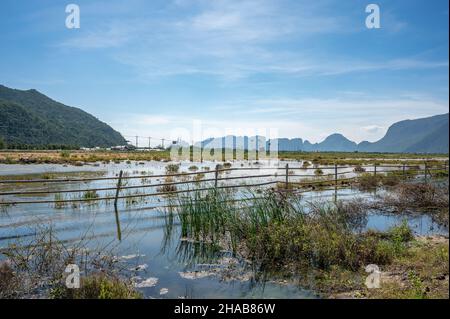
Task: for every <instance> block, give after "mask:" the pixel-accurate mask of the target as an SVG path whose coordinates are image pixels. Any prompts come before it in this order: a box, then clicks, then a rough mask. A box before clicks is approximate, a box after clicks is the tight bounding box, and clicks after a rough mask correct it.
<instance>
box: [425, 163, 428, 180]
mask: <svg viewBox="0 0 450 319" xmlns="http://www.w3.org/2000/svg"><path fill="white" fill-rule="evenodd" d="M427 170H428V165H427V162H426V161H425V184H426V183H428V176H427Z"/></svg>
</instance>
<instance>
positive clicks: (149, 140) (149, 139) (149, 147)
mask: <svg viewBox="0 0 450 319" xmlns="http://www.w3.org/2000/svg"><path fill="white" fill-rule="evenodd" d="M151 140H152V137H151V136H149V137H148V150H149V151H150V149H151V148H152V147H151Z"/></svg>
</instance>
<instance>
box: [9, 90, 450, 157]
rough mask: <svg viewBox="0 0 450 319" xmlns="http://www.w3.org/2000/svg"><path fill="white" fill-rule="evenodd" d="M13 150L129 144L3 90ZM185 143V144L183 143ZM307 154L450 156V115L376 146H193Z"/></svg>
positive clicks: (84, 118) (344, 142)
mask: <svg viewBox="0 0 450 319" xmlns="http://www.w3.org/2000/svg"><path fill="white" fill-rule="evenodd" d="M4 142H6V144H7V145H8V146H9V147H17V146H19V147H20V146H23V145H28V146H29V145H31V146H36V147H42V148H48V147H49V146H51V145H70V146H77V147H97V146H98V147H110V146H115V145H126V144H127V141H126V140H125V139H124V137H123V136H122V135H121V134H120V133H119V132H117V131H115V130H114V129H113V128H111V127H110V126H108V125H107V124H106V123H103V122H101V121H100V120H98V119H97V118H95V117H94V116H92V115H91V114H89V113H86V112H85V111H83V110H81V109H79V108H75V107H70V106H67V105H64V104H62V103H59V102H56V101H54V100H52V99H51V98H49V97H47V96H45V95H44V94H42V93H40V92H38V91H36V90H33V89H32V90H16V89H11V88H8V87H5V86H2V85H0V145H2V144H3V143H4ZM181 144H187V143H185V142H181ZM276 144H278V151H304V152H318V151H321V152H324V151H327V152H356V151H358V152H391V153H448V151H449V114H448V113H446V114H442V115H436V116H431V117H427V118H421V119H415V120H405V121H400V122H397V123H394V124H393V125H391V126H390V127H389V129H388V130H387V132H386V134H385V136H384V137H383V138H381V139H380V140H379V141H376V142H373V143H371V142H367V141H364V142H361V143H359V144H358V143H355V142H353V141H351V140H349V139H347V138H346V137H345V136H343V135H342V134H337V133H335V134H332V135H330V136H328V137H327V138H325V139H324V140H323V141H322V142H320V143H310V142H309V141H307V140H303V139H301V138H294V139H287V138H280V139H276V140H266V138H265V137H263V136H253V137H248V136H226V137H220V138H208V139H206V140H204V141H202V142H198V143H196V144H195V145H196V146H198V147H203V148H222V147H223V146H224V145H226V146H227V147H230V146H229V145H232V148H233V149H250V150H253V149H259V150H261V149H270V148H271V147H273V146H274V145H276Z"/></svg>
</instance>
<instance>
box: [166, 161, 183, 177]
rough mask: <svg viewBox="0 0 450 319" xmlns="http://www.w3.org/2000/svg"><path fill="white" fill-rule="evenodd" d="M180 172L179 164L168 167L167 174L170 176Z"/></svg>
mask: <svg viewBox="0 0 450 319" xmlns="http://www.w3.org/2000/svg"><path fill="white" fill-rule="evenodd" d="M179 170H180V165H179V164H168V165H167V166H166V174H167V175H170V174H177V173H178V172H179Z"/></svg>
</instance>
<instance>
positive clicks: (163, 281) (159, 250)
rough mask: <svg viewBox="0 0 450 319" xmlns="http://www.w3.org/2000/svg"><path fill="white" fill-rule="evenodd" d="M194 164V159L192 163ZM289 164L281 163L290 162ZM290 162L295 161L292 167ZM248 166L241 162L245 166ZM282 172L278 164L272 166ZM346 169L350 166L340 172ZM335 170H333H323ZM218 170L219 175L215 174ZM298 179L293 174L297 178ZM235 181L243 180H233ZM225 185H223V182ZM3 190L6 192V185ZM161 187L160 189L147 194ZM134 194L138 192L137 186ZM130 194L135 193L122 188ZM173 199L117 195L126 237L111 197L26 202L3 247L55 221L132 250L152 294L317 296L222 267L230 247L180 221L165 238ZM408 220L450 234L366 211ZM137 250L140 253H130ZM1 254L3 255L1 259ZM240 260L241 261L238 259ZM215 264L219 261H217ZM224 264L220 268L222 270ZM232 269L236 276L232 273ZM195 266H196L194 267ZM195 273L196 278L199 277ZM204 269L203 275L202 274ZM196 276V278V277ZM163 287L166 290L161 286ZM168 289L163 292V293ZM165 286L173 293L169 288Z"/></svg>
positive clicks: (5, 168)
mask: <svg viewBox="0 0 450 319" xmlns="http://www.w3.org/2000/svg"><path fill="white" fill-rule="evenodd" d="M194 164H195V163H194ZM284 164H285V163H280V166H281V167H284ZM291 164H292V166H293V167H299V166H300V165H299V163H291ZM291 164H290V165H291ZM166 165H167V163H162V162H145V163H143V164H139V163H137V162H133V163H131V164H126V163H121V164H113V163H111V164H100V165H98V166H93V165H90V166H83V167H75V166H67V167H65V166H62V165H48V164H37V165H0V175H21V174H38V173H39V174H40V173H48V172H82V171H83V172H86V171H104V172H105V176H116V175H117V174H118V172H119V171H120V170H123V171H124V172H125V173H126V174H130V175H139V174H141V175H150V174H153V175H156V174H163V173H164V171H165V166H166ZM191 165H193V163H189V162H183V163H182V164H181V168H180V171H186V172H187V171H188V167H189V166H191ZM195 165H197V166H198V167H199V168H200V171H202V170H203V167H210V168H211V169H213V168H214V167H215V163H196V164H195ZM242 165H243V166H242ZM233 167H258V165H256V164H251V165H249V164H248V163H245V162H236V163H234V164H233ZM275 171H278V172H279V170H274V172H275ZM313 171H314V169H308V170H302V174H313ZM341 171H344V170H341ZM327 173H332V171H331V170H330V171H329V172H328V171H325V174H327ZM224 174H226V176H241V175H246V176H249V175H256V174H267V170H264V171H261V172H257V171H254V170H253V171H233V172H231V173H224ZM279 174H280V176H278V177H272V180H277V181H284V176H282V174H283V171H282V170H281V173H279ZM212 176H214V174H212ZM291 178H292V179H295V177H291ZM162 181H163V179H162V178H148V179H146V180H145V181H143V180H141V179H135V180H129V181H128V182H127V185H144V184H145V185H147V184H148V183H152V184H157V183H161V182H162ZM261 181H267V178H252V179H249V180H247V183H254V182H261ZM233 183H235V184H238V183H240V182H239V181H238V180H234V181H233ZM115 184H116V181H93V182H88V183H86V182H84V183H80V182H74V183H68V184H62V185H60V184H51V183H46V184H37V185H35V184H27V185H23V184H21V185H18V187H19V188H20V189H21V190H36V189H39V190H43V189H49V190H51V189H83V188H97V187H109V186H111V187H114V186H115ZM219 185H220V184H219ZM0 191H3V192H5V191H9V190H5V186H4V185H0ZM154 191H156V190H155V189H154V188H149V189H146V190H145V192H147V193H151V192H154ZM133 192H134V190H133ZM111 193H114V192H108V191H107V192H99V195H100V196H102V195H109V194H111ZM123 193H124V194H127V193H131V192H126V191H123ZM373 195H374V194H371V193H361V192H359V191H357V190H352V189H340V190H338V191H337V193H335V192H334V190H332V191H321V192H311V193H306V194H303V195H302V199H301V200H302V201H304V202H308V201H317V200H320V201H329V200H333V199H334V198H335V196H337V198H338V199H351V198H354V197H365V198H369V199H370V198H373ZM2 199H3V200H4V201H14V200H16V201H20V200H46V199H47V200H53V199H54V195H48V196H44V195H40V196H30V197H25V196H16V195H10V196H3V197H2ZM165 204H167V201H166V199H165V198H164V197H162V196H158V197H149V198H145V199H144V200H141V201H138V202H137V203H134V204H132V205H131V204H130V203H127V202H126V201H125V200H120V201H119V206H118V219H119V222H120V223H119V225H120V237H121V240H119V231H118V225H117V223H116V215H115V210H114V207H113V205H112V203H111V202H109V203H105V202H98V203H95V204H90V205H87V204H82V205H76V206H75V207H72V205H68V206H66V207H64V208H62V209H61V208H56V207H54V206H53V205H52V204H23V205H16V206H11V207H7V208H6V209H3V210H1V211H0V248H2V247H3V248H4V247H6V246H7V245H8V244H11V243H20V244H26V243H27V242H28V241H29V240H31V239H32V238H33V236H34V233H35V229H36V225H43V226H47V227H48V226H49V225H51V226H52V229H53V231H54V232H56V234H57V237H58V238H59V239H60V240H62V241H65V242H69V243H70V242H72V243H75V242H77V241H78V240H80V238H81V237H83V238H85V240H88V241H89V246H91V247H105V246H106V245H108V247H109V248H111V247H113V248H114V251H115V253H116V254H117V256H119V258H120V256H126V258H122V259H121V262H122V263H124V264H125V265H126V267H127V268H128V269H132V268H138V270H133V271H132V270H130V271H129V272H130V275H133V276H135V277H136V281H137V282H138V283H142V285H144V286H145V285H146V286H148V287H144V288H139V289H141V290H142V291H143V292H144V293H145V295H146V296H147V297H155V298H315V297H317V296H316V294H315V293H314V292H312V291H308V290H304V289H301V288H299V287H298V286H295V285H290V284H281V283H276V282H273V281H272V280H270V278H269V280H266V281H264V280H255V278H254V276H253V273H252V272H251V270H250V269H248V267H243V266H242V263H241V264H239V265H238V266H234V265H233V264H230V265H225V269H226V270H229V271H225V272H224V271H222V270H223V268H224V265H219V266H217V265H218V261H220V260H223V258H224V257H229V252H218V251H215V250H212V249H208V247H203V246H202V247H200V245H199V244H193V243H189V242H184V241H180V239H179V228H178V226H177V225H175V226H174V227H175V228H174V236H172V237H171V241H169V242H167V241H165V240H164V239H165V238H167V237H165V229H166V215H165V214H164V211H163V209H158V208H155V207H157V206H162V205H165ZM404 219H406V220H407V221H408V223H409V224H410V226H411V227H412V229H413V230H414V231H415V232H416V233H417V234H421V235H429V234H436V233H443V234H448V230H446V229H443V228H441V227H439V226H438V225H437V224H435V223H434V222H433V221H432V220H431V218H430V217H428V216H425V215H421V216H416V217H414V216H389V215H384V214H378V213H376V212H375V213H371V214H369V215H368V216H367V223H366V225H364V228H365V229H367V228H372V229H378V230H386V229H387V228H389V227H391V226H393V225H396V224H399V223H401V222H402V221H403V220H404ZM132 255H136V256H132ZM0 258H1V257H0ZM239 262H240V261H239ZM201 265H203V266H204V265H209V266H208V267H213V268H214V267H216V269H215V271H212V272H211V271H209V272H208V271H206V272H202V269H200V270H199V267H200V266H201ZM215 265H216V266H215ZM217 269H218V270H217ZM230 270H231V275H230ZM195 271H197V272H195ZM192 274H196V276H197V277H198V278H195V279H193V278H192V277H193V276H192ZM200 275H201V276H200ZM194 277H195V276H194ZM161 289H163V290H161ZM161 292H163V294H161ZM166 292H167V293H166Z"/></svg>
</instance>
